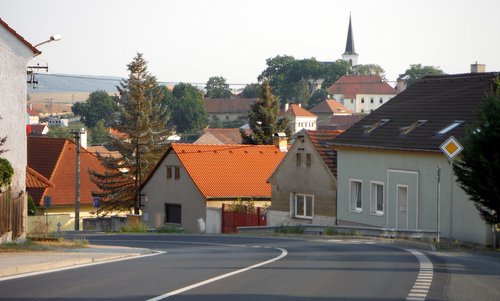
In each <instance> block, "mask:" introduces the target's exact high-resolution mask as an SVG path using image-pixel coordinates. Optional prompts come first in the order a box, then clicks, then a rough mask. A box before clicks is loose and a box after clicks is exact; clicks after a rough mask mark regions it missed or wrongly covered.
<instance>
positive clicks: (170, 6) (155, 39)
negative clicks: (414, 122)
mask: <svg viewBox="0 0 500 301" xmlns="http://www.w3.org/2000/svg"><path fill="white" fill-rule="evenodd" d="M499 11H500V1H498V0H475V1H470V0H443V1H441V0H418V1H405V0H349V1H336V0H163V1H162V0H141V1H139V0H135V1H134V0H79V1H76V0H65V1H63V0H0V18H2V20H4V21H5V22H6V23H7V24H9V26H11V27H12V28H13V29H14V30H16V31H17V32H18V33H19V34H21V35H22V36H23V37H24V38H25V39H26V40H28V41H29V42H31V43H32V44H33V45H35V44H37V43H40V42H42V41H44V40H46V39H48V37H50V36H51V35H52V34H55V33H59V34H61V35H62V39H61V40H60V41H58V42H53V43H49V44H45V45H42V46H40V47H39V49H40V50H41V51H42V52H43V53H42V55H40V56H39V57H37V58H36V59H35V61H34V62H39V63H42V64H44V63H48V65H49V73H65V74H78V75H108V76H121V77H126V76H127V69H126V65H127V64H128V63H129V62H130V61H131V60H132V58H133V57H134V56H135V54H136V53H137V52H141V53H143V54H144V57H145V58H146V60H147V61H148V62H149V65H148V66H149V70H150V72H151V73H152V74H153V75H155V76H156V77H157V78H158V80H159V81H163V82H180V81H182V82H190V83H205V82H206V81H207V80H208V78H209V77H211V76H223V77H225V78H226V79H227V81H228V83H231V84H247V83H252V82H257V76H258V75H259V74H260V73H261V72H262V71H263V70H264V69H265V68H266V59H268V58H271V57H275V56H276V55H291V56H293V57H295V58H296V59H303V58H311V57H314V58H316V59H317V60H319V61H335V60H337V59H339V58H340V57H341V55H342V53H343V52H344V50H345V43H346V37H347V27H348V21H349V13H351V15H352V25H353V32H354V43H355V48H356V52H357V53H358V54H359V58H358V63H360V64H370V63H373V64H378V65H380V66H382V68H384V70H385V71H386V77H387V79H388V80H390V81H394V80H396V78H397V76H398V74H400V73H404V71H405V70H406V69H407V68H408V67H409V65H410V64H417V63H421V64H423V65H431V66H436V67H440V68H441V69H442V70H443V71H444V72H446V73H449V74H453V73H464V72H469V71H470V64H473V63H475V62H476V61H477V62H478V63H481V64H486V70H487V71H500V17H499Z"/></svg>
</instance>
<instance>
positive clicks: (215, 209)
mask: <svg viewBox="0 0 500 301" xmlns="http://www.w3.org/2000/svg"><path fill="white" fill-rule="evenodd" d="M284 154H285V153H284V152H280V151H279V149H278V148H277V147H276V146H274V145H242V144H225V145H224V144H221V145H206V144H177V143H173V144H171V145H170V147H169V148H168V150H167V151H166V152H165V154H164V155H163V157H162V158H161V159H160V160H159V162H158V164H157V165H156V167H155V168H154V169H153V171H152V172H151V173H150V175H149V176H148V178H147V179H146V180H145V181H144V182H143V184H142V185H141V194H142V196H143V199H144V200H147V201H144V202H143V207H142V211H143V222H144V223H145V224H147V225H148V226H149V227H150V228H161V227H166V226H171V227H182V228H183V229H184V230H185V231H186V232H198V233H200V232H201V233H205V232H206V233H220V232H221V219H222V217H221V207H222V204H233V203H234V202H235V201H237V200H240V201H242V202H253V204H254V206H255V207H262V206H264V205H267V204H269V202H270V201H271V185H270V184H268V183H266V180H267V178H268V177H269V176H270V175H271V173H272V172H273V170H274V169H275V168H276V166H277V165H278V163H279V162H280V161H281V159H282V158H283V157H284Z"/></svg>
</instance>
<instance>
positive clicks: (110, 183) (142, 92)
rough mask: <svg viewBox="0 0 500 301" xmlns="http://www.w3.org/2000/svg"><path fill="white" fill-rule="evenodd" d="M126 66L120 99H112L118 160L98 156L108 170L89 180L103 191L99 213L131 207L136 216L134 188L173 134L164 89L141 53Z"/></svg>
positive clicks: (95, 173)
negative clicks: (148, 68)
mask: <svg viewBox="0 0 500 301" xmlns="http://www.w3.org/2000/svg"><path fill="white" fill-rule="evenodd" d="M127 67H128V71H129V77H128V79H124V80H123V81H122V82H121V83H120V86H119V87H117V88H118V92H119V97H117V98H115V101H116V102H117V107H118V113H119V121H118V122H117V124H115V125H114V126H113V129H114V130H116V131H118V132H119V133H120V135H118V137H113V138H112V144H113V146H114V147H115V148H116V149H117V150H118V152H119V153H120V154H121V158H111V157H103V156H100V155H99V159H100V160H101V162H102V163H103V165H104V166H105V167H106V168H108V170H109V171H108V172H106V173H104V174H101V173H98V172H95V171H92V172H91V176H92V180H93V181H94V183H96V184H97V185H98V187H99V188H100V189H101V190H102V193H100V195H101V196H102V207H101V208H100V209H99V212H101V213H108V212H110V211H115V210H117V211H127V210H130V209H131V208H134V213H136V214H138V213H139V209H140V204H139V203H140V196H139V194H138V190H137V189H138V187H139V185H140V184H141V181H142V180H144V178H145V177H146V176H147V175H148V174H149V172H150V171H151V169H152V168H153V167H154V166H155V164H156V163H157V161H158V160H159V158H160V157H161V155H162V154H163V152H164V151H165V149H166V144H165V141H166V138H167V137H168V136H169V135H170V134H171V132H172V131H171V130H169V129H168V127H167V124H168V118H169V114H168V111H167V109H168V108H167V107H166V106H164V104H163V103H162V100H163V98H164V95H163V94H164V89H162V87H160V86H158V84H157V82H156V78H155V77H154V76H152V75H151V74H150V73H149V72H148V70H147V62H146V60H145V59H144V58H143V56H142V54H140V53H138V54H137V56H136V57H134V59H133V60H132V62H131V63H130V64H128V65H127Z"/></svg>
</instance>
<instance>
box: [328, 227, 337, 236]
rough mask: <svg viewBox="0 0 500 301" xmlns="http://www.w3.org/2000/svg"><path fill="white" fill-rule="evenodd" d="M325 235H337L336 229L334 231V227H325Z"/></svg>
mask: <svg viewBox="0 0 500 301" xmlns="http://www.w3.org/2000/svg"><path fill="white" fill-rule="evenodd" d="M325 234H326V235H337V234H338V232H337V229H335V227H327V228H326V229H325Z"/></svg>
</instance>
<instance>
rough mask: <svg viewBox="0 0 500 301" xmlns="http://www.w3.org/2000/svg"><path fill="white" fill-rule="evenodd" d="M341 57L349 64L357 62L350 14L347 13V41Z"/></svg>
mask: <svg viewBox="0 0 500 301" xmlns="http://www.w3.org/2000/svg"><path fill="white" fill-rule="evenodd" d="M342 59H343V60H344V61H347V62H349V64H350V65H351V66H355V65H357V64H358V54H357V53H356V51H355V50H354V37H353V35H352V24H351V15H349V29H348V30H347V42H346V44H345V52H344V54H342Z"/></svg>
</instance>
